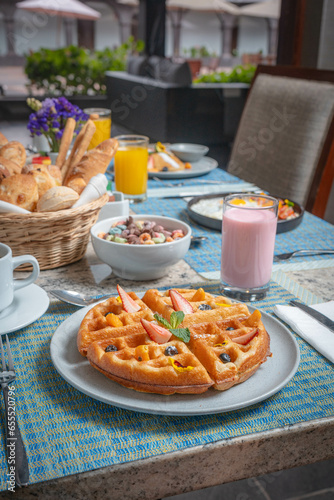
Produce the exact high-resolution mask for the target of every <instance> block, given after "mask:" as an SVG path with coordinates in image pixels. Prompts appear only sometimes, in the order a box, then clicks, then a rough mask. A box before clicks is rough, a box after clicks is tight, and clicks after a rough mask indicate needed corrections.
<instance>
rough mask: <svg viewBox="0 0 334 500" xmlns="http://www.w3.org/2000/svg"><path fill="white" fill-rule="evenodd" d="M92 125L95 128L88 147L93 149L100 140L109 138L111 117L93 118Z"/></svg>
mask: <svg viewBox="0 0 334 500" xmlns="http://www.w3.org/2000/svg"><path fill="white" fill-rule="evenodd" d="M94 125H95V126H96V130H95V134H94V135H93V137H92V139H91V141H90V143H89V146H88V149H93V148H95V147H96V146H98V145H99V144H101V142H103V141H105V140H107V139H109V138H110V132H111V117H109V118H99V119H98V120H94Z"/></svg>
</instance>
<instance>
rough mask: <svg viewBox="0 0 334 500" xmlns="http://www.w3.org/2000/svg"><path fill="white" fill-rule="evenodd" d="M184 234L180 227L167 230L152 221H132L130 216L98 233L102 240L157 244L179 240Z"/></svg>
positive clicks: (133, 243) (131, 243)
mask: <svg viewBox="0 0 334 500" xmlns="http://www.w3.org/2000/svg"><path fill="white" fill-rule="evenodd" d="M184 236H185V234H184V232H183V231H182V229H175V230H173V231H167V230H166V229H165V228H164V227H163V226H160V225H159V224H156V223H155V222H154V221H150V220H145V221H134V220H133V218H132V217H131V216H130V217H129V218H128V219H126V220H123V221H119V222H115V224H113V225H112V226H111V228H110V229H109V232H108V233H99V234H98V237H99V238H102V239H103V240H107V241H114V242H115V243H124V244H128V245H158V244H160V243H170V242H172V241H175V240H179V239H180V238H183V237H184Z"/></svg>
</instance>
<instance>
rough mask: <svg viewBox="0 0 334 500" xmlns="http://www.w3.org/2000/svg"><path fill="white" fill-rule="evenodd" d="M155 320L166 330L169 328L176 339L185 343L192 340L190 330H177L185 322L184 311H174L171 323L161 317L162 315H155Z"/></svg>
mask: <svg viewBox="0 0 334 500" xmlns="http://www.w3.org/2000/svg"><path fill="white" fill-rule="evenodd" d="M154 317H155V319H156V320H157V321H158V322H159V323H161V324H162V325H163V326H164V327H165V328H167V329H168V330H169V331H170V332H171V333H172V334H173V335H175V337H177V338H178V339H181V340H183V342H189V340H190V330H189V328H177V327H178V326H179V325H180V324H181V323H182V321H183V320H184V312H183V311H173V312H172V314H171V315H170V323H168V321H167V320H166V319H165V318H163V317H162V316H160V314H157V313H155V315H154Z"/></svg>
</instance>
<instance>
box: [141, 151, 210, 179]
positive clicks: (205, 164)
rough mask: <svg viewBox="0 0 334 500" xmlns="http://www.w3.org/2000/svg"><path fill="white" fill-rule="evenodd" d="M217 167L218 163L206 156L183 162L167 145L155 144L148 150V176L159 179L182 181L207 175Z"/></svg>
mask: <svg viewBox="0 0 334 500" xmlns="http://www.w3.org/2000/svg"><path fill="white" fill-rule="evenodd" d="M217 167H218V162H217V161H216V160H214V159H213V158H209V157H207V156H205V157H203V158H201V159H200V160H198V161H195V162H192V163H190V162H184V161H182V160H181V159H180V158H178V157H177V156H176V155H175V154H174V153H172V151H170V150H169V148H168V145H164V144H161V143H159V142H157V144H155V145H152V146H151V147H150V148H149V158H148V167H147V169H148V176H149V178H153V177H157V178H159V179H183V178H189V177H199V176H201V175H205V174H208V173H209V172H211V170H214V169H215V168H217Z"/></svg>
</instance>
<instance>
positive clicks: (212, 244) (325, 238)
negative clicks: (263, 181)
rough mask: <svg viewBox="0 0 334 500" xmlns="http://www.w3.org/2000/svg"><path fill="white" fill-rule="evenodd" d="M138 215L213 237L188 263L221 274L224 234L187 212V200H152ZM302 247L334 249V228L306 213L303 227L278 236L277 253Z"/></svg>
mask: <svg viewBox="0 0 334 500" xmlns="http://www.w3.org/2000/svg"><path fill="white" fill-rule="evenodd" d="M131 209H132V210H133V211H134V212H136V213H137V214H148V215H149V214H155V215H165V216H167V217H173V218H175V219H179V220H182V221H184V222H186V223H187V224H189V225H190V226H191V229H192V232H193V235H194V236H198V235H202V234H205V235H206V236H208V237H209V239H208V240H207V241H205V242H204V243H202V244H201V245H197V246H194V247H192V248H190V250H189V251H188V253H187V254H186V256H185V257H184V260H185V261H186V262H187V263H188V264H189V265H190V266H191V267H192V268H193V269H194V270H195V271H197V272H198V273H204V272H211V271H219V269H220V257H221V233H220V232H219V231H215V230H213V229H208V228H206V227H203V226H200V225H199V224H198V223H197V222H194V221H193V220H192V219H191V218H190V217H189V214H188V212H187V202H186V201H185V200H183V199H156V198H152V199H148V200H147V201H145V202H143V203H140V204H138V205H131ZM300 248H324V249H325V248H327V249H328V248H334V226H333V225H332V224H329V223H328V222H326V221H324V220H322V219H319V218H318V217H315V216H314V215H312V214H309V213H305V214H304V217H303V220H302V222H301V224H300V225H299V226H298V227H297V228H296V229H293V230H292V231H288V232H286V233H281V234H277V235H276V244H275V253H284V252H292V251H294V250H298V249H300ZM332 258H333V256H331V255H317V256H312V257H303V258H300V257H298V258H295V259H294V261H295V262H298V261H299V262H302V261H309V262H311V261H314V260H323V259H327V260H330V259H332Z"/></svg>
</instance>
